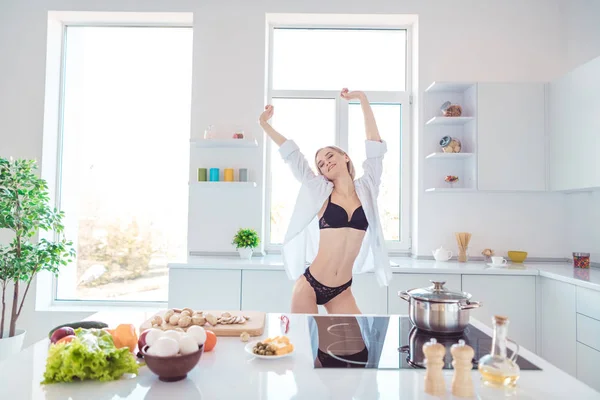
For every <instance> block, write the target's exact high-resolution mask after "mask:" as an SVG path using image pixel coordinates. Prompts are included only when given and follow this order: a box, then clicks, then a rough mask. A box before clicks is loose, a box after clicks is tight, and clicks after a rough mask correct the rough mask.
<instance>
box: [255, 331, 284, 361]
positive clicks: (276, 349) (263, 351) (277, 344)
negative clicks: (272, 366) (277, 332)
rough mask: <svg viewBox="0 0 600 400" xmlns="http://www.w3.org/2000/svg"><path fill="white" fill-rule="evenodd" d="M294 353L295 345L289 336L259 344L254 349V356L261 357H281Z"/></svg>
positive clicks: (274, 338) (269, 339)
mask: <svg viewBox="0 0 600 400" xmlns="http://www.w3.org/2000/svg"><path fill="white" fill-rule="evenodd" d="M292 351H294V345H293V344H291V343H290V339H289V338H288V337H287V336H275V337H273V338H267V339H265V340H263V341H262V342H258V343H256V344H255V345H254V347H253V348H252V352H253V353H254V354H258V355H260V356H280V355H283V354H288V353H291V352H292Z"/></svg>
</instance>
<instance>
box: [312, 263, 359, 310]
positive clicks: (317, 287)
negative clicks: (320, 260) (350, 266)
mask: <svg viewBox="0 0 600 400" xmlns="http://www.w3.org/2000/svg"><path fill="white" fill-rule="evenodd" d="M304 277H305V278H306V280H307V281H308V283H310V286H312V288H313V290H314V291H315V295H316V296H317V304H318V305H323V304H326V303H329V301H331V299H333V298H334V297H336V296H337V295H339V294H340V293H342V292H343V291H344V290H346V289H348V288H349V287H350V286H352V279H350V280H349V281H348V282H346V283H344V284H343V285H342V286H338V287H329V286H325V285H323V284H322V283H320V282H319V281H318V280H316V279H315V277H314V276H312V274H311V273H310V270H309V269H308V268H306V270H305V271H304Z"/></svg>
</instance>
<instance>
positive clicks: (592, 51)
mask: <svg viewBox="0 0 600 400" xmlns="http://www.w3.org/2000/svg"><path fill="white" fill-rule="evenodd" d="M560 7H561V14H562V15H564V20H565V23H564V25H563V27H564V30H563V32H562V34H563V38H564V41H565V50H566V51H565V64H564V71H561V74H562V73H566V72H567V71H570V70H572V69H574V68H576V67H577V66H580V65H582V64H585V63H586V62H588V61H591V60H592V59H594V58H596V57H598V56H600V24H599V23H598V16H600V1H597V0H568V1H567V0H565V1H562V2H561V4H560ZM598 173H600V172H598ZM565 207H566V210H567V227H568V229H567V232H568V239H567V243H568V245H569V251H581V252H588V253H591V258H592V261H593V262H596V263H600V191H594V192H588V193H572V194H568V195H566V202H565Z"/></svg>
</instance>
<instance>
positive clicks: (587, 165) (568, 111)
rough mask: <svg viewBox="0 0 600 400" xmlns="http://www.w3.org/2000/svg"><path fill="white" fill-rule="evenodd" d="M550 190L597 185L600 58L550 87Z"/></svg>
mask: <svg viewBox="0 0 600 400" xmlns="http://www.w3.org/2000/svg"><path fill="white" fill-rule="evenodd" d="M548 100H549V102H548V103H549V107H548V123H549V133H550V135H549V137H550V141H549V142H550V143H549V150H550V151H549V176H550V189H551V190H576V189H586V188H594V187H600V158H599V157H598V154H599V153H600V136H599V135H598V132H600V119H598V109H600V57H598V58H595V59H593V60H591V61H589V62H587V63H586V64H583V65H581V66H579V67H577V68H575V69H574V70H572V71H570V72H569V73H568V74H566V75H564V76H562V77H560V78H558V79H556V80H555V81H553V82H551V83H550V86H549V97H548Z"/></svg>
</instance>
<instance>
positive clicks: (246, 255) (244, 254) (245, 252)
mask: <svg viewBox="0 0 600 400" xmlns="http://www.w3.org/2000/svg"><path fill="white" fill-rule="evenodd" d="M237 251H238V253H239V254H240V257H241V258H242V260H249V259H251V258H252V248H250V247H240V248H239V249H237Z"/></svg>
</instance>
